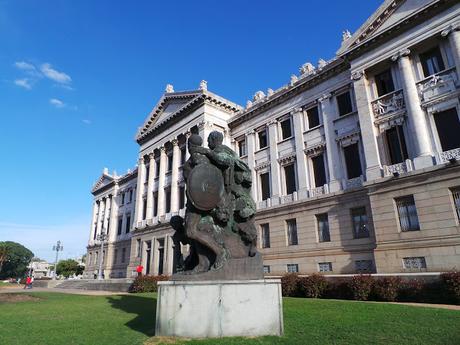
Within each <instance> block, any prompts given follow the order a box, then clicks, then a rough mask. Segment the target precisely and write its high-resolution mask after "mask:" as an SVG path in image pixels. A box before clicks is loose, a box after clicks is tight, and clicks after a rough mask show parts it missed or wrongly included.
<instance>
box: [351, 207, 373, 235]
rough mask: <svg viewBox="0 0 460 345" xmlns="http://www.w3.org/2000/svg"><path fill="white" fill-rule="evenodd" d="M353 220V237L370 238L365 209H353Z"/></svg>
mask: <svg viewBox="0 0 460 345" xmlns="http://www.w3.org/2000/svg"><path fill="white" fill-rule="evenodd" d="M351 218H352V220H353V237H354V238H364V237H369V228H368V225H367V213H366V208H365V207H357V208H352V209H351Z"/></svg>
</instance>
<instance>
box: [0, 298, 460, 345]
mask: <svg viewBox="0 0 460 345" xmlns="http://www.w3.org/2000/svg"><path fill="white" fill-rule="evenodd" d="M28 294H30V295H32V296H34V297H38V298H39V299H38V300H35V301H23V302H15V303H8V302H7V303H4V302H3V303H1V302H0V344H2V345H10V344H11V345H13V344H21V345H22V344H52V345H58V344H66V345H67V344H94V345H103V344H110V345H117V344H143V343H144V342H146V341H148V344H160V343H159V342H158V341H157V340H155V338H152V339H149V338H151V337H153V336H154V325H155V303H156V300H155V294H136V295H123V296H105V297H101V296H83V295H66V294H59V293H39V292H36V293H28ZM284 322H285V336H284V337H281V338H277V337H263V338H253V339H244V338H227V339H221V340H216V339H210V340H196V341H187V342H185V343H186V344H213V345H214V344H267V345H271V344H289V345H291V344H302V345H303V344H309V345H314V344H360V345H362V344H366V345H367V344H411V345H413V344H430V345H435V344H442V345H449V344H452V345H453V344H460V312H459V311H452V310H443V309H434V308H420V307H409V306H402V305H391V304H381V303H365V302H352V301H334V300H312V299H297V298H285V299H284ZM171 343H172V342H168V344H171ZM179 343H184V342H179Z"/></svg>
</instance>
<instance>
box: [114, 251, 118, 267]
mask: <svg viewBox="0 0 460 345" xmlns="http://www.w3.org/2000/svg"><path fill="white" fill-rule="evenodd" d="M117 261H118V249H116V248H115V250H114V252H113V264H114V265H116V264H117Z"/></svg>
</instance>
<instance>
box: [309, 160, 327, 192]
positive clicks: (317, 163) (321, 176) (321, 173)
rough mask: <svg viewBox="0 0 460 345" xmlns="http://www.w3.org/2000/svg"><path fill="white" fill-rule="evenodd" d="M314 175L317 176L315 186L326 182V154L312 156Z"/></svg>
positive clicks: (320, 185)
mask: <svg viewBox="0 0 460 345" xmlns="http://www.w3.org/2000/svg"><path fill="white" fill-rule="evenodd" d="M311 162H312V165H313V175H314V177H315V187H322V186H324V185H325V184H326V169H325V168H324V155H323V154H320V155H318V156H315V157H312V159H311Z"/></svg>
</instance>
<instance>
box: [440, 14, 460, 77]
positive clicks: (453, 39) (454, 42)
mask: <svg viewBox="0 0 460 345" xmlns="http://www.w3.org/2000/svg"><path fill="white" fill-rule="evenodd" d="M441 36H443V37H446V36H447V37H448V39H449V44H450V49H451V51H452V55H453V57H454V62H455V69H456V70H457V77H458V79H460V23H456V24H452V25H451V26H449V27H448V28H447V29H445V30H443V31H442V32H441Z"/></svg>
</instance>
